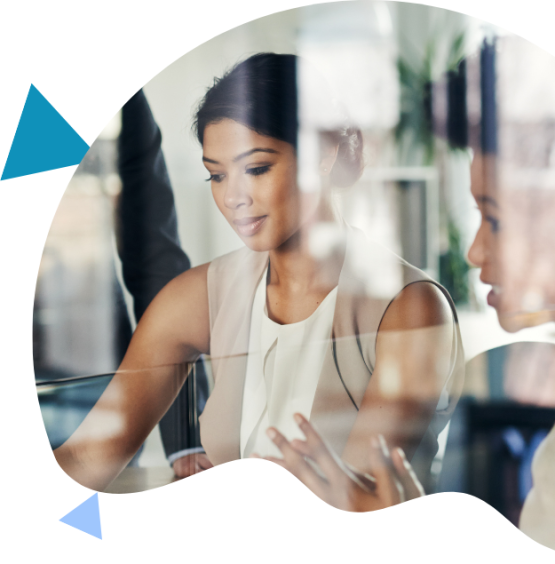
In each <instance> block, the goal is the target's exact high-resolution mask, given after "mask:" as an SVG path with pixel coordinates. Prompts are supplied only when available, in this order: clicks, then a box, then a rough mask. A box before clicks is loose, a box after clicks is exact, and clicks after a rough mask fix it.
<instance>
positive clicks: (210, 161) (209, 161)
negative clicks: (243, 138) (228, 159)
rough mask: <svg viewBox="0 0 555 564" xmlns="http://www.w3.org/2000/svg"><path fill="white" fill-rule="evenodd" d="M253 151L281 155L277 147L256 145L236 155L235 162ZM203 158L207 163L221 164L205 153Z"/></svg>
mask: <svg viewBox="0 0 555 564" xmlns="http://www.w3.org/2000/svg"><path fill="white" fill-rule="evenodd" d="M253 153H272V154H275V155H279V151H276V150H275V149H270V148H267V149H265V148H262V147H256V148H255V149H250V150H249V151H245V152H244V153H241V154H239V155H237V156H236V157H234V159H233V162H234V163H236V162H237V161H240V160H241V159H244V158H245V157H248V156H249V155H252V154H253ZM202 160H203V161H204V162H206V163H212V164H220V163H219V162H218V161H215V160H214V159H209V158H208V157H205V156H204V155H203V156H202Z"/></svg>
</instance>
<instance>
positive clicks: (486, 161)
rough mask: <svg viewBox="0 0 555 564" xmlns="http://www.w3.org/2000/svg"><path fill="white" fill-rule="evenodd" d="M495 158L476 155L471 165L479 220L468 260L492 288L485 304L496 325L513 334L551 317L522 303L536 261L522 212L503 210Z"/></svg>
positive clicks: (504, 207) (512, 207)
mask: <svg viewBox="0 0 555 564" xmlns="http://www.w3.org/2000/svg"><path fill="white" fill-rule="evenodd" d="M494 159H495V157H494V156H493V155H492V156H489V155H487V156H483V155H480V154H478V155H476V157H475V158H474V160H473V163H472V169H471V191H472V195H473V196H474V199H475V201H476V204H477V206H478V209H479V210H480V214H481V216H482V220H481V223H480V228H479V229H478V233H477V234H476V237H475V238H474V241H473V243H472V245H471V247H470V249H469V251H468V260H469V261H470V262H471V263H472V264H473V265H475V266H477V267H478V268H480V280H481V281H482V282H483V283H484V284H488V285H489V286H491V291H490V292H489V294H488V297H487V302H488V304H489V305H490V306H492V307H493V308H494V309H495V310H496V312H497V317H498V319H499V324H500V325H501V327H503V329H505V330H506V331H509V332H511V333H513V332H516V331H519V330H520V329H524V328H527V327H532V326H535V325H540V324H542V323H545V322H547V321H551V320H552V318H553V313H552V312H549V311H546V309H542V308H541V307H537V308H535V309H534V308H533V307H527V305H526V303H527V298H528V297H529V296H530V295H531V292H530V288H533V287H534V279H535V278H536V277H535V276H534V273H535V270H534V267H535V265H536V263H537V262H538V257H531V256H527V255H530V252H531V248H532V247H533V246H534V241H532V240H530V238H529V236H528V235H527V233H526V232H525V231H524V230H522V229H521V228H520V227H519V224H520V223H522V222H521V221H520V220H521V219H523V216H524V215H525V214H526V213H527V212H526V210H525V209H524V208H520V209H517V208H515V206H514V205H513V206H509V207H508V206H507V202H506V201H505V202H504V203H503V202H502V201H501V199H500V198H499V196H498V193H497V190H496V189H495V186H496V179H495V161H494ZM509 208H510V209H509ZM552 230H553V229H552ZM527 249H528V250H527ZM549 262H550V263H553V261H552V260H551V259H549ZM531 263H533V264H531ZM528 301H530V300H528Z"/></svg>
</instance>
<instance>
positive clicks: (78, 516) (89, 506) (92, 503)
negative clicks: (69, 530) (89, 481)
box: [60, 493, 102, 539]
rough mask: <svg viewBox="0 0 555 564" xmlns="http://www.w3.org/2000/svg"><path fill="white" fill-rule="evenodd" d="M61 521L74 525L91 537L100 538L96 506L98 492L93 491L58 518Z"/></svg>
mask: <svg viewBox="0 0 555 564" xmlns="http://www.w3.org/2000/svg"><path fill="white" fill-rule="evenodd" d="M60 521H61V522H62V523H65V524H66V525H69V526H71V527H75V528H76V529H79V530H80V531H83V532H84V533H88V534H89V535H92V536H93V537H96V538H98V539H102V531H101V530H100V510H99V508H98V494H97V493H95V494H94V495H93V496H91V497H89V499H87V501H84V502H83V503H82V504H81V505H78V506H77V507H76V508H75V509H74V510H73V511H70V512H69V513H68V514H67V515H65V516H64V517H62V518H61V519H60Z"/></svg>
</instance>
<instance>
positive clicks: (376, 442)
mask: <svg viewBox="0 0 555 564" xmlns="http://www.w3.org/2000/svg"><path fill="white" fill-rule="evenodd" d="M368 454H369V456H368V458H369V463H370V467H371V469H372V474H373V475H374V478H375V479H376V495H377V497H378V498H379V499H380V502H381V506H382V507H390V506H391V505H396V504H397V503H400V502H401V501H403V497H402V491H401V489H400V485H399V484H398V483H397V480H396V476H395V470H394V468H393V465H392V463H391V459H390V457H389V451H388V448H387V444H386V442H385V440H384V438H383V437H382V436H381V435H380V436H379V438H378V437H372V438H371V439H370V451H369V453H368Z"/></svg>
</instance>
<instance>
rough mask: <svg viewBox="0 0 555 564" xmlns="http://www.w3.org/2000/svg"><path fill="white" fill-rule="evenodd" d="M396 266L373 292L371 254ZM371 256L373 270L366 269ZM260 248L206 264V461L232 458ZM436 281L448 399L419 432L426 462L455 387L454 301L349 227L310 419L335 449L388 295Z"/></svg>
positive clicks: (263, 263)
mask: <svg viewBox="0 0 555 564" xmlns="http://www.w3.org/2000/svg"><path fill="white" fill-rule="evenodd" d="M384 256H385V257H386V258H387V259H388V260H389V265H390V266H391V262H392V261H393V263H394V264H395V265H396V266H397V267H398V269H399V270H400V273H401V276H400V277H399V282H398V283H396V284H392V285H391V287H389V288H387V289H386V291H385V292H384V291H383V289H382V290H381V292H380V295H379V296H377V295H376V293H375V292H374V291H373V289H372V288H373V287H374V286H375V285H372V284H369V277H372V276H380V271H379V269H380V267H379V265H376V264H375V263H376V262H380V261H379V260H378V261H377V260H376V257H381V258H382V259H383V258H384ZM373 263H374V264H375V268H376V271H375V272H373V271H372V268H370V271H368V265H369V264H370V265H371V267H372V264H373ZM267 265H268V253H258V252H254V251H251V250H250V249H248V248H247V247H245V248H242V249H240V250H238V251H234V252H232V253H229V254H227V255H224V256H222V257H219V258H217V259H215V260H214V261H213V262H212V263H211V264H210V267H209V269H208V297H209V307H210V329H211V333H210V356H211V359H212V371H213V375H214V389H213V391H212V393H211V395H210V397H209V399H208V401H207V403H206V407H205V409H204V412H203V414H202V415H201V417H200V434H201V442H202V445H203V447H204V448H205V450H206V453H207V455H208V458H209V459H210V460H211V461H212V463H213V464H222V463H224V462H228V461H231V460H236V459H238V458H240V452H239V448H240V447H239V445H240V427H241V413H242V401H243V388H244V383H245V376H246V366H247V353H248V344H249V331H250V320H251V309H252V304H253V300H254V294H255V291H256V288H257V286H258V283H259V281H260V279H261V277H262V275H263V274H264V272H265V271H266V267H267ZM422 280H426V281H430V282H432V283H434V284H436V285H437V286H438V287H439V288H440V289H441V290H442V292H443V293H444V294H445V295H446V296H447V298H448V300H449V303H450V304H451V307H452V312H453V346H452V349H451V350H452V354H451V367H450V372H449V374H448V375H447V387H448V389H449V393H450V399H449V402H448V405H447V406H446V407H445V408H444V409H441V410H438V411H436V414H435V417H434V418H433V420H432V423H431V425H430V427H429V429H428V433H427V436H426V437H425V440H423V445H421V446H422V447H423V449H419V450H423V451H425V453H424V455H423V458H424V459H425V463H424V466H425V467H426V468H428V467H429V465H431V462H432V459H433V456H434V455H435V453H436V452H437V440H436V439H437V435H438V433H439V432H440V431H441V430H442V429H443V428H444V427H445V425H446V424H447V421H448V420H449V417H450V415H451V413H452V411H453V409H454V406H455V403H456V400H457V399H458V396H459V394H460V389H461V387H462V374H463V371H462V367H463V366H464V358H463V352H462V345H461V338H460V333H459V328H458V322H457V317H456V312H455V307H454V305H453V303H452V300H451V298H450V296H449V294H448V293H447V291H446V290H445V289H444V288H443V287H442V286H440V285H439V284H437V283H436V282H434V281H433V280H432V279H431V278H429V277H428V276H427V275H426V274H424V273H423V272H422V271H420V270H418V269H417V268H415V267H413V266H411V265H409V264H408V263H407V262H406V261H404V260H402V259H401V258H399V257H397V256H396V255H393V254H392V253H390V252H389V251H386V250H385V249H383V248H382V247H380V246H378V245H376V244H373V243H370V242H369V241H368V240H367V239H366V237H365V236H364V235H363V234H362V232H360V231H358V230H354V229H349V235H348V239H347V246H346V252H345V260H344V264H343V267H342V270H341V274H340V277H339V283H338V293H337V301H336V306H335V313H334V319H333V325H332V338H331V340H330V346H329V348H328V350H327V352H326V357H325V360H324V363H323V367H322V371H321V373H320V378H319V381H318V386H317V389H316V395H315V398H314V403H313V407H312V412H311V414H310V420H311V422H312V423H314V424H315V425H316V427H317V429H318V430H319V432H320V433H321V434H322V435H323V436H324V437H325V438H326V439H327V441H328V442H329V443H330V444H331V446H332V447H333V448H334V449H335V451H336V452H337V453H339V454H342V453H343V451H344V449H345V445H346V444H347V441H348V438H349V434H350V431H351V429H352V427H353V425H354V424H355V420H356V418H357V414H358V406H359V405H360V403H361V401H362V398H363V396H364V393H365V390H366V387H367V386H368V383H369V381H370V378H371V376H372V372H373V370H374V366H375V363H376V358H375V340H376V335H377V332H378V327H379V325H380V322H381V319H382V317H383V315H384V313H385V311H386V309H387V307H388V305H389V303H390V302H391V301H392V300H393V299H394V298H395V296H396V295H397V294H398V293H399V292H400V291H401V290H402V289H403V288H404V287H405V286H406V285H408V284H411V283H413V282H417V281H422Z"/></svg>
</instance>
